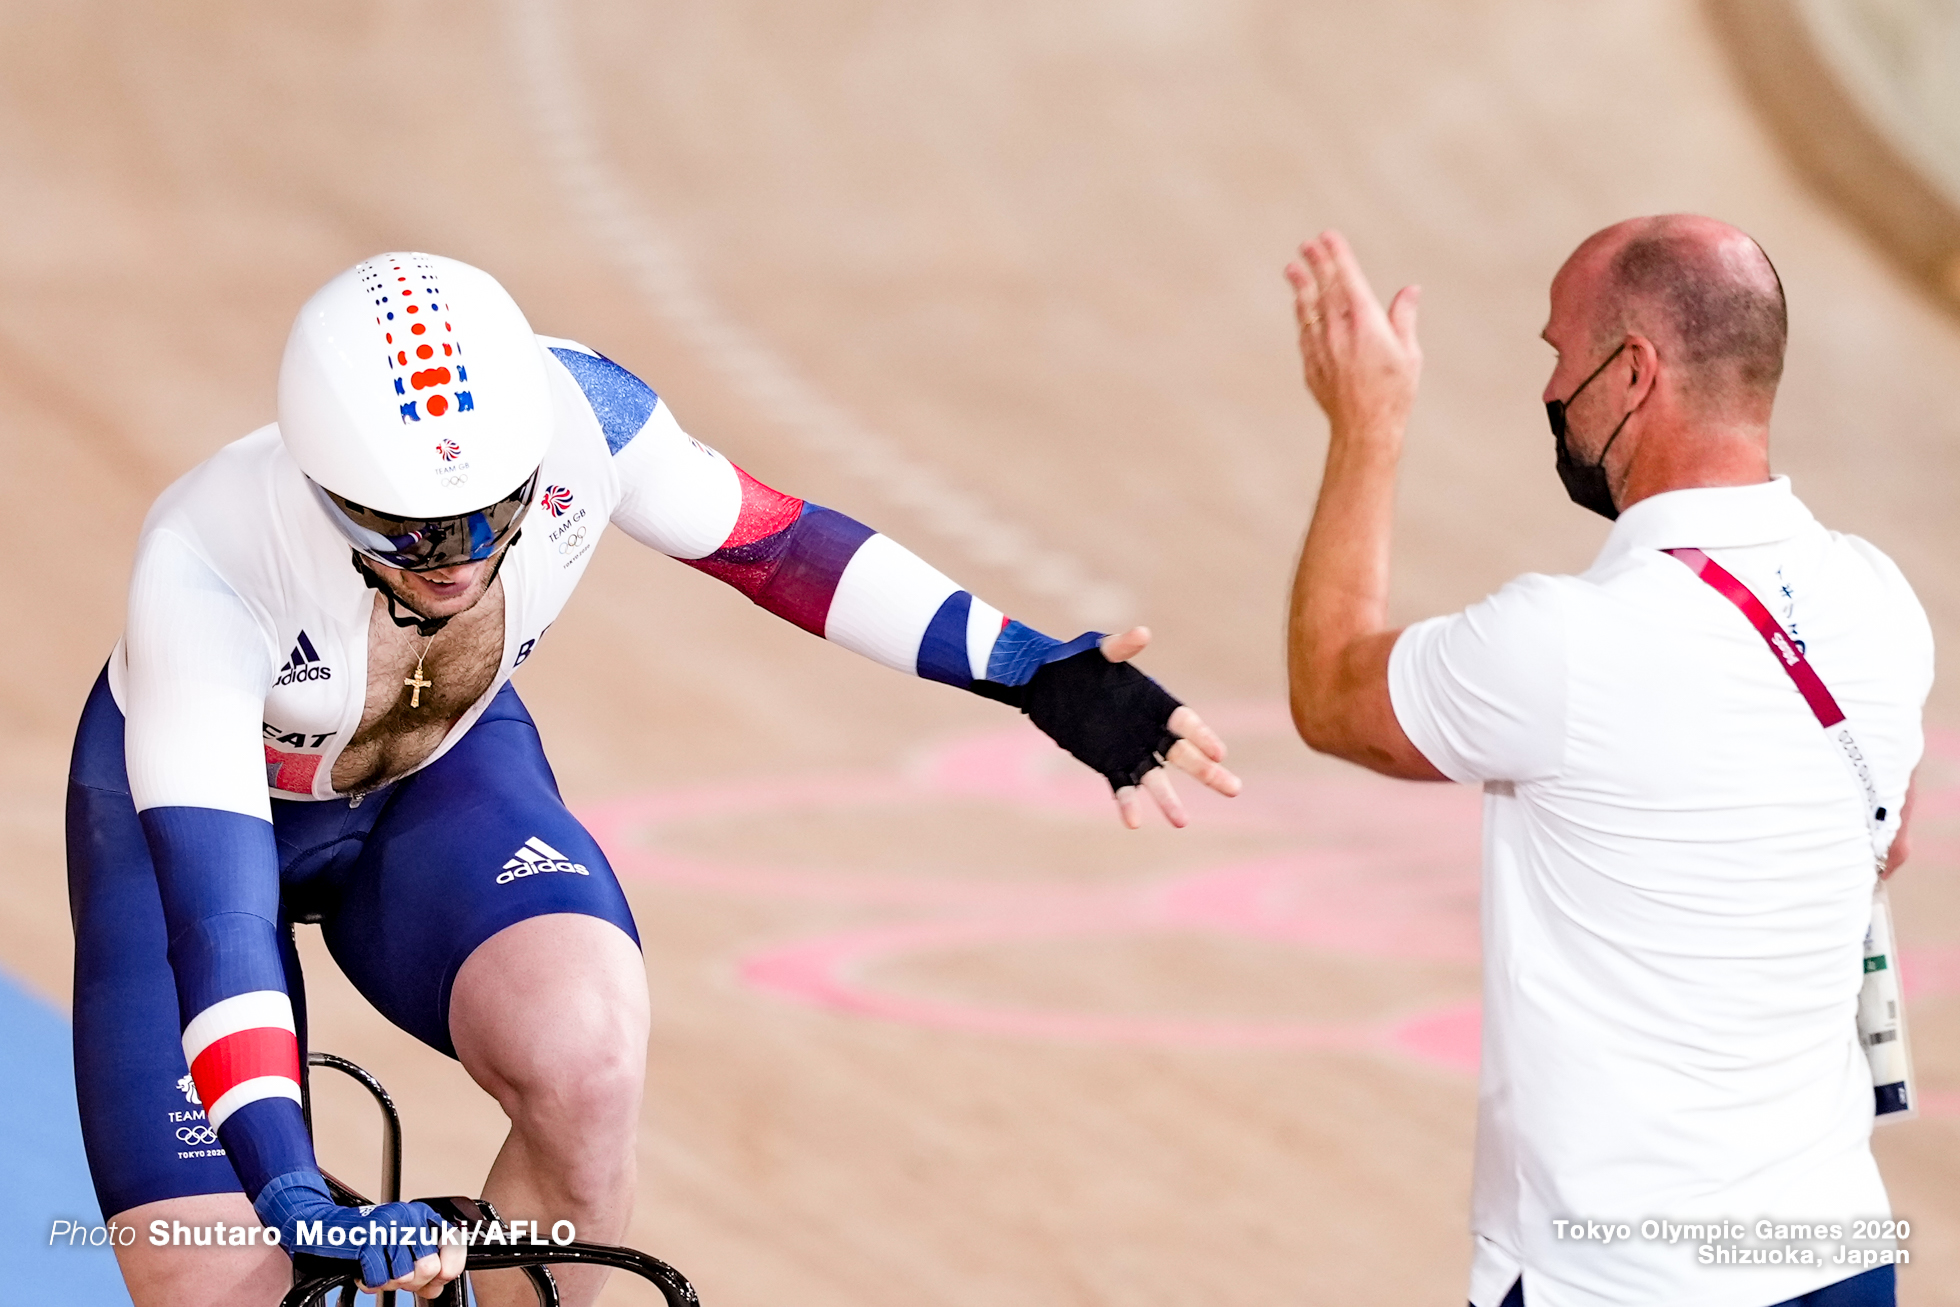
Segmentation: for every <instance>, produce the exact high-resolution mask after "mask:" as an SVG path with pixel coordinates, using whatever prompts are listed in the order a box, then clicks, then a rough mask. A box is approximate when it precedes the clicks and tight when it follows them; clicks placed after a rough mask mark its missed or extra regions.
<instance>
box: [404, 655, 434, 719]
mask: <svg viewBox="0 0 1960 1307" xmlns="http://www.w3.org/2000/svg"><path fill="white" fill-rule="evenodd" d="M402 684H403V685H407V686H412V687H414V691H413V693H411V694H410V695H409V697H408V706H409V707H411V708H420V707H421V706H422V691H424V690H426V689H428V688H429V687H430V686H432V685H434V684H435V682H434V681H425V680H423V679H422V665H421V664H420V663H417V664H416V666H415V675H413V676H405V677H403V678H402Z"/></svg>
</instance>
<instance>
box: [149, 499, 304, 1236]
mask: <svg viewBox="0 0 1960 1307" xmlns="http://www.w3.org/2000/svg"><path fill="white" fill-rule="evenodd" d="M123 648H124V655H125V657H126V660H127V662H126V667H125V672H124V676H123V708H124V714H125V727H124V729H125V747H124V754H125V757H126V758H127V760H128V768H129V782H130V794H131V797H132V799H133V800H134V802H135V806H136V808H137V816H138V820H139V821H140V823H141V825H142V828H143V834H144V837H145V842H146V843H147V844H148V845H149V849H150V856H151V859H152V861H153V862H154V863H155V866H156V879H157V888H158V891H159V893H160V896H161V899H162V904H163V914H164V924H165V930H166V934H167V941H168V948H169V957H170V965H171V970H172V972H173V974H174V976H175V980H176V986H177V1007H178V1015H179V1020H180V1023H181V1028H182V1032H183V1047H184V1060H185V1062H186V1063H187V1064H188V1065H189V1067H190V1071H191V1078H192V1080H193V1081H194V1082H195V1084H196V1086H197V1092H198V1097H199V1099H200V1100H201V1101H202V1102H203V1104H204V1109H205V1115H206V1117H207V1118H208V1119H209V1121H210V1124H211V1127H212V1129H214V1130H215V1131H216V1132H217V1134H218V1138H219V1141H220V1142H221V1143H222V1144H223V1145H224V1147H225V1151H226V1153H227V1154H228V1155H229V1156H230V1158H231V1161H232V1165H233V1168H234V1169H235V1170H236V1171H237V1173H238V1178H239V1182H240V1184H242V1185H243V1186H244V1188H245V1192H246V1194H247V1195H248V1196H250V1197H252V1198H254V1199H256V1198H257V1196H258V1195H259V1193H260V1191H261V1190H262V1189H263V1188H264V1187H265V1186H266V1185H267V1184H268V1183H269V1182H270V1181H272V1180H274V1179H275V1178H277V1177H279V1176H281V1175H286V1174H290V1173H296V1172H297V1173H303V1174H305V1175H312V1174H313V1173H314V1170H315V1164H314V1160H313V1149H312V1144H311V1142H310V1141H309V1139H308V1136H307V1132H306V1127H305V1122H304V1120H303V1118H302V1117H301V1114H300V1051H299V1039H298V1032H297V1030H296V1028H295V1027H296V1023H295V1021H294V1013H293V1007H292V1003H291V1001H290V999H289V998H288V996H287V990H286V968H285V959H284V952H283V945H282V936H281V932H280V926H279V920H280V913H279V862H278V851H277V849H276V847H275V845H274V843H273V833H272V822H271V815H272V814H271V806H270V803H269V801H268V800H267V798H266V790H265V765H264V759H263V753H262V750H261V748H260V745H259V740H258V739H257V738H255V737H256V736H257V735H258V722H259V718H260V715H261V714H260V708H261V706H262V704H263V702H264V699H265V692H266V687H267V686H269V685H270V684H271V681H272V677H273V672H274V668H275V666H276V663H277V659H276V656H275V654H274V646H273V644H272V643H271V640H270V638H269V637H268V635H267V634H266V632H265V626H264V623H263V622H262V621H261V619H260V616H259V615H258V614H256V613H255V612H254V611H253V609H252V607H251V606H250V605H249V604H247V603H246V602H245V600H244V599H243V598H241V597H240V596H239V595H238V594H237V593H236V591H234V590H233V589H232V588H231V587H230V586H229V585H228V584H226V583H225V581H224V580H223V579H222V578H221V577H220V576H219V574H218V573H217V571H216V569H214V568H213V567H211V566H210V564H209V563H208V562H207V561H206V560H205V559H204V558H203V557H202V556H201V555H200V554H199V552H198V551H197V550H196V549H195V548H193V547H192V546H191V545H190V544H189V543H188V542H187V541H186V540H185V539H184V538H183V537H181V536H179V535H176V534H174V533H172V532H171V531H169V530H167V529H158V530H152V531H149V532H146V534H145V538H144V541H143V544H142V546H141V547H140V549H139V552H138V556H137V562H136V570H135V575H134V577H133V579H132V582H131V587H130V606H129V624H128V626H127V627H126V628H125V634H124V641H123Z"/></svg>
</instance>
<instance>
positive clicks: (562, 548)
mask: <svg viewBox="0 0 1960 1307" xmlns="http://www.w3.org/2000/svg"><path fill="white" fill-rule="evenodd" d="M584 543H585V528H584V527H582V526H575V527H573V528H572V529H571V530H570V531H567V532H566V533H565V535H564V537H563V538H562V539H560V540H559V542H558V552H559V553H561V554H569V553H571V552H572V551H573V550H575V549H577V548H578V547H579V546H580V545H582V544H584Z"/></svg>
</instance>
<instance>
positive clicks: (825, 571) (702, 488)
mask: <svg viewBox="0 0 1960 1307" xmlns="http://www.w3.org/2000/svg"><path fill="white" fill-rule="evenodd" d="M551 352H552V354H553V355H554V356H556V357H557V358H558V360H559V361H560V362H561V363H563V364H564V365H565V368H566V370H567V371H568V372H569V373H571V375H572V378H573V379H574V380H575V381H576V382H577V383H578V385H579V387H580V389H581V390H582V391H583V392H584V394H585V397H586V400H587V402H588V403H589V404H590V406H591V409H592V413H593V416H594V418H595V419H596V420H597V422H598V424H599V427H600V430H601V431H602V432H603V433H604V435H605V438H606V444H607V446H608V447H609V448H610V449H611V450H612V453H613V468H614V471H615V473H616V475H617V476H618V477H619V482H620V497H619V502H618V505H617V507H616V508H615V509H614V510H613V514H612V520H613V523H614V524H615V525H617V526H619V527H620V528H621V529H623V530H624V531H626V533H627V534H629V535H631V536H633V537H634V538H635V539H637V540H639V541H641V542H642V543H644V544H648V545H651V546H652V547H653V548H655V549H658V550H660V551H661V552H663V553H666V554H669V555H672V556H673V557H675V558H678V559H681V560H682V561H684V562H686V563H687V564H688V565H689V566H691V567H695V568H698V569H700V570H701V571H703V572H706V573H708V574H709V575H710V576H714V577H716V578H718V579H720V580H722V581H725V582H727V583H728V584H729V585H731V586H733V587H735V588H736V589H737V590H740V591H741V592H742V593H743V594H745V595H747V596H748V597H749V598H750V599H751V600H753V601H754V602H755V603H756V604H758V605H760V606H761V607H763V608H765V609H767V610H769V611H770V612H772V613H774V614H776V615H777V616H778V617H781V618H783V619H784V620H786V621H789V622H793V623H795V624H796V625H797V626H800V627H802V628H803V629H804V630H806V631H809V632H810V633H811V634H813V635H819V636H822V637H824V638H825V639H828V640H831V641H833V642H835V643H837V644H841V645H843V646H844V647H845V648H847V649H850V650H852V651H854V652H856V653H860V654H863V655H864V656H866V657H868V658H871V659H873V660H875V661H877V662H880V663H883V664H885V665H886V666H887V667H891V668H894V669H896V670H899V671H904V672H909V673H912V674H914V675H917V676H922V677H925V678H927V679H929V680H935V681H944V682H946V683H947V684H949V685H957V686H960V687H962V688H974V687H975V686H976V685H981V684H986V683H991V684H992V685H996V686H1004V687H1010V688H1011V687H1016V686H1020V685H1023V684H1025V683H1026V682H1027V680H1028V678H1029V677H1031V676H1033V675H1034V673H1035V672H1036V671H1037V670H1039V669H1040V668H1041V667H1042V666H1044V665H1045V664H1047V663H1050V662H1055V661H1057V660H1059V659H1062V658H1067V657H1069V656H1071V655H1073V654H1076V653H1080V652H1082V651H1083V650H1085V649H1088V648H1090V647H1092V646H1093V645H1094V644H1095V642H1096V640H1097V639H1098V638H1099V637H1098V636H1097V634H1096V633H1093V632H1092V633H1089V634H1085V635H1082V636H1079V637H1077V638H1076V639H1075V640H1072V641H1068V642H1063V641H1060V640H1055V639H1053V638H1051V637H1049V636H1046V635H1043V634H1041V633H1040V632H1039V631H1035V630H1033V629H1032V628H1030V627H1027V626H1023V625H1022V624H1021V623H1019V622H1015V621H1012V620H1010V619H1008V618H1007V617H1005V616H1003V615H1002V614H1001V612H1000V611H999V610H998V609H996V608H992V607H990V606H989V605H987V604H986V603H984V602H982V601H981V600H979V599H977V598H975V597H974V596H973V595H972V594H970V593H968V592H967V591H966V590H964V589H962V588H961V587H960V586H959V585H957V584H955V583H954V582H953V581H952V580H950V579H949V578H947V577H946V576H944V575H943V574H941V573H940V572H939V571H937V570H936V569H934V568H933V567H931V566H929V565H928V564H927V563H925V562H924V561H923V560H921V559H920V558H919V557H918V556H917V555H915V554H913V553H912V552H911V551H909V550H907V549H905V548H904V547H903V546H901V545H899V544H898V543H897V542H896V541H894V540H892V539H890V538H889V537H887V536H884V535H881V534H879V533H878V532H876V531H873V530H872V529H871V528H870V527H868V526H865V525H864V524H863V523H861V522H858V521H856V520H854V519H852V518H850V517H847V516H845V515H844V514H842V513H839V512H837V511H836V510H834V509H829V508H825V507H822V506H821V505H818V504H812V503H808V502H806V501H804V500H801V499H797V498H795V497H793V496H790V495H786V494H783V493H781V492H780V491H776V490H772V489H770V488H769V487H768V486H766V485H763V484H762V483H761V482H760V481H757V480H756V479H755V478H754V477H752V476H750V475H749V474H748V473H746V472H744V471H743V470H742V469H740V468H738V467H736V466H735V465H734V464H733V463H730V462H729V461H728V460H727V459H726V458H723V457H722V456H721V455H720V454H719V453H716V452H715V451H714V450H712V449H710V448H708V447H707V446H706V445H703V444H701V443H700V442H699V441H697V440H694V439H693V438H691V437H690V436H688V435H687V433H686V432H684V431H683V430H681V427H680V425H679V423H677V422H676V421H675V420H674V418H673V415H672V414H671V413H670V412H669V411H668V409H667V406H666V405H665V404H664V403H662V402H661V401H660V399H659V397H658V396H657V395H655V394H654V392H653V391H652V390H651V389H650V388H648V387H647V386H646V385H645V383H643V382H641V381H640V380H639V379H638V378H637V377H635V376H633V375H632V374H631V373H630V372H628V371H626V370H625V369H624V368H621V367H620V366H619V365H617V364H615V363H613V362H612V361H611V360H609V359H606V358H603V357H601V356H599V355H597V354H594V353H592V352H591V351H589V350H586V349H584V348H583V347H571V346H569V344H566V345H562V346H559V345H555V346H553V347H552V349H551Z"/></svg>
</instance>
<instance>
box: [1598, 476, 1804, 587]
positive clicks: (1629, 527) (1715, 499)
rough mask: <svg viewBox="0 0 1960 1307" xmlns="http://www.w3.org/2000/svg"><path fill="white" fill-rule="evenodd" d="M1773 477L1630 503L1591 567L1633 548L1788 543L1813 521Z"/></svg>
mask: <svg viewBox="0 0 1960 1307" xmlns="http://www.w3.org/2000/svg"><path fill="white" fill-rule="evenodd" d="M1812 520H1813V519H1812V517H1811V513H1810V510H1809V509H1808V508H1805V507H1804V506H1803V503H1802V501H1800V500H1799V499H1798V498H1797V497H1796V495H1795V494H1794V493H1792V492H1791V490H1790V478H1789V477H1787V476H1775V477H1771V478H1770V479H1769V480H1767V481H1765V482H1762V483H1761V484H1760V485H1753V486H1703V487H1699V488H1697V489H1693V490H1669V491H1666V492H1664V493H1662V494H1658V495H1650V496H1648V497H1647V498H1646V499H1643V500H1641V501H1640V502H1639V503H1637V504H1632V505H1629V506H1628V508H1627V509H1626V511H1625V512H1623V513H1621V514H1620V516H1619V520H1618V521H1616V522H1614V523H1613V530H1612V532H1611V533H1610V534H1609V535H1608V536H1607V537H1606V543H1605V544H1604V545H1602V546H1601V547H1600V550H1599V556H1598V557H1597V558H1595V559H1594V560H1593V568H1594V569H1595V570H1596V569H1598V568H1602V567H1606V566H1609V565H1610V564H1613V563H1616V562H1619V561H1620V560H1621V559H1623V558H1625V557H1626V556H1627V555H1629V554H1631V553H1632V552H1633V551H1634V550H1636V549H1680V548H1684V547H1687V548H1695V549H1730V548H1739V547H1742V546H1745V545H1762V544H1769V543H1770V542H1772V541H1776V540H1787V539H1789V538H1790V537H1791V536H1793V535H1795V534H1796V533H1797V532H1799V531H1801V530H1803V528H1804V527H1805V526H1806V525H1807V524H1809V523H1810V522H1811V521H1812Z"/></svg>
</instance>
